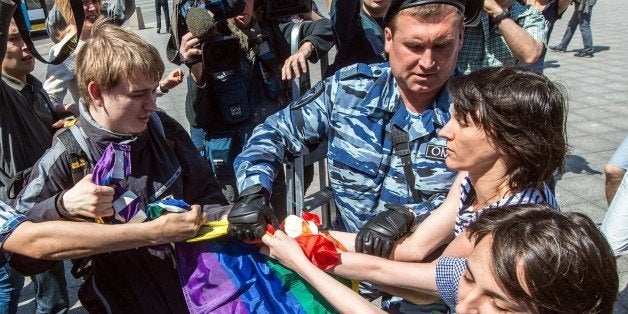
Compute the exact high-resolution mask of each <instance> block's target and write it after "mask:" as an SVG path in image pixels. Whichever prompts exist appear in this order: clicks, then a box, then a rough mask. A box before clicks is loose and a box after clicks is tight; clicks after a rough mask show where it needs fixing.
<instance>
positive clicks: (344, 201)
mask: <svg viewBox="0 0 628 314" xmlns="http://www.w3.org/2000/svg"><path fill="white" fill-rule="evenodd" d="M450 103H451V101H450V98H449V93H448V92H447V90H446V89H443V90H442V91H441V92H440V93H439V95H438V96H437V97H436V99H435V100H434V102H433V106H432V107H431V108H429V109H427V110H425V111H424V112H423V113H421V114H412V113H409V112H408V111H407V110H406V108H405V106H404V105H403V104H402V98H401V94H400V93H399V91H398V89H397V84H396V82H395V79H394V78H393V76H392V74H391V72H390V67H389V64H388V63H381V64H373V65H365V64H356V65H353V66H349V67H346V68H343V69H341V70H340V71H338V72H337V73H336V74H335V75H334V76H332V77H329V78H328V79H326V80H325V81H322V82H319V83H318V84H316V86H314V87H313V88H312V89H311V90H310V91H308V93H307V94H305V95H304V96H303V97H302V98H301V99H300V100H299V101H297V102H295V103H292V104H291V105H290V106H288V107H287V108H285V109H283V110H281V111H279V112H278V113H276V114H274V115H272V116H270V117H269V118H268V119H267V120H266V121H265V122H264V124H262V125H259V126H258V127H257V128H255V130H254V131H253V135H252V137H251V138H250V140H249V141H248V143H247V144H246V146H245V147H244V150H243V151H242V153H241V154H240V155H239V156H238V157H237V158H236V161H235V171H236V175H237V178H238V188H239V189H240V191H242V190H243V189H244V188H246V187H249V186H251V185H253V184H257V183H260V184H262V186H264V187H265V188H266V189H268V190H269V191H270V190H271V186H272V183H271V182H272V180H273V179H274V178H275V175H276V173H277V169H280V167H281V164H282V163H283V161H284V159H286V158H291V157H295V156H299V155H304V154H307V153H309V152H310V151H312V150H314V149H315V148H316V147H317V146H318V144H320V143H322V142H324V141H327V142H328V145H329V150H328V153H327V158H328V165H329V167H328V170H329V178H330V181H331V186H332V189H333V191H334V198H335V201H336V206H337V208H338V211H339V213H340V217H341V218H342V221H337V223H338V224H337V225H336V227H338V228H340V229H344V230H347V231H349V232H357V231H358V230H359V229H360V228H362V226H363V225H364V224H365V223H366V222H367V221H368V220H369V219H370V218H372V217H373V216H375V215H376V214H378V213H379V212H382V211H384V210H385V208H384V204H387V203H391V204H402V205H406V206H408V207H410V208H412V209H413V210H414V211H415V212H416V213H417V217H419V219H418V220H417V222H419V221H421V220H422V219H421V218H423V217H425V215H426V214H428V213H429V212H431V211H432V210H433V209H434V208H436V207H437V206H438V205H440V203H442V201H443V200H444V199H445V196H446V193H447V191H448V190H449V188H450V186H451V183H452V182H453V180H454V178H455V175H456V173H455V172H454V171H452V170H449V169H447V168H446V166H445V162H444V145H445V140H444V139H442V138H440V137H438V135H437V134H438V131H439V130H440V129H441V128H442V127H443V126H444V125H445V123H446V122H447V121H448V120H449V118H450V111H449V110H450ZM392 124H395V125H397V126H399V127H400V128H401V129H403V130H405V131H407V132H408V134H409V139H410V150H411V158H412V163H413V165H412V167H413V170H414V172H415V176H416V179H415V185H416V189H418V190H420V191H421V192H422V194H423V198H424V199H423V200H422V202H420V203H415V202H414V200H413V198H412V194H411V191H410V189H409V188H408V185H407V183H406V177H405V174H404V171H403V166H402V164H401V161H400V159H399V158H398V157H397V155H396V154H395V152H394V150H393V141H392V136H391V127H392Z"/></svg>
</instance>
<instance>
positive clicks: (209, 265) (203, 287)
mask: <svg viewBox="0 0 628 314" xmlns="http://www.w3.org/2000/svg"><path fill="white" fill-rule="evenodd" d="M176 258H177V264H178V265H177V266H178V269H179V275H180V278H181V284H182V286H183V294H184V296H185V299H186V302H187V304H188V308H189V309H190V312H191V313H308V314H314V313H336V311H335V310H334V308H333V307H332V306H331V305H330V304H329V303H327V302H326V301H325V299H324V298H323V297H322V296H321V295H320V294H319V293H318V292H317V291H316V290H315V289H314V288H312V287H311V286H310V285H309V284H308V283H307V282H305V281H304V280H303V279H302V278H301V277H300V276H299V275H298V274H296V273H295V272H293V271H291V270H289V269H287V268H285V267H283V266H282V265H281V264H279V263H277V262H275V261H273V260H271V259H269V258H267V257H266V256H264V255H261V254H260V253H259V249H258V248H257V247H255V246H253V245H249V244H245V243H241V242H237V241H234V240H229V239H220V240H215V241H204V242H197V243H177V247H176Z"/></svg>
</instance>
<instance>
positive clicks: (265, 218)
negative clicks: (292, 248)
mask: <svg viewBox="0 0 628 314" xmlns="http://www.w3.org/2000/svg"><path fill="white" fill-rule="evenodd" d="M268 199H269V193H268V191H267V190H266V189H265V188H263V187H262V186H261V185H260V184H256V185H253V186H250V187H248V188H246V189H244V191H242V193H240V196H239V197H238V199H237V200H236V202H235V204H234V205H233V208H231V211H230V212H229V216H227V219H228V220H229V229H228V233H229V235H230V236H232V237H234V238H237V239H239V240H255V239H260V238H261V237H262V236H264V234H265V233H266V224H269V223H270V224H273V225H275V226H276V225H277V222H276V220H277V219H276V218H275V215H274V214H273V209H272V208H270V206H269V205H268Z"/></svg>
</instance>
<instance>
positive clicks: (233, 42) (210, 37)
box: [178, 0, 312, 73]
mask: <svg viewBox="0 0 628 314" xmlns="http://www.w3.org/2000/svg"><path fill="white" fill-rule="evenodd" d="M255 6H256V8H259V9H260V11H261V13H262V16H263V18H264V19H267V20H277V19H280V18H283V17H288V16H292V15H297V14H302V13H308V12H311V10H312V0H255ZM244 8H245V2H244V0H206V1H204V2H201V3H192V2H191V1H187V2H186V3H185V4H183V5H182V6H181V7H180V10H179V12H178V14H180V16H181V17H183V19H184V20H185V26H186V28H187V29H188V30H189V31H190V32H191V33H192V34H193V35H194V36H195V37H198V38H199V39H201V42H202V43H201V50H202V62H203V68H205V69H207V70H209V71H210V72H212V73H217V72H226V71H232V70H238V69H240V67H241V64H240V55H241V51H240V50H241V48H240V43H239V41H238V39H237V38H235V37H233V36H231V35H232V34H231V32H230V31H229V28H228V27H227V19H229V18H233V17H236V16H238V14H240V13H241V12H242V11H243V10H244ZM186 31H187V30H186ZM216 33H218V35H217V34H216Z"/></svg>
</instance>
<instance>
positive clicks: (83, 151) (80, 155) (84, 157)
mask: <svg viewBox="0 0 628 314" xmlns="http://www.w3.org/2000/svg"><path fill="white" fill-rule="evenodd" d="M57 138H58V139H59V141H60V142H61V143H62V144H63V146H65V150H66V152H67V153H68V155H69V156H70V169H71V171H72V182H73V183H74V184H76V183H77V182H79V181H81V179H83V177H84V176H85V175H86V174H87V171H88V170H89V168H90V166H91V165H92V164H93V159H91V158H90V157H89V154H88V153H87V152H89V146H87V141H86V140H85V137H84V136H83V134H82V132H81V130H80V129H79V128H78V127H77V126H71V127H70V128H68V129H66V130H65V131H63V132H61V133H60V134H58V135H57Z"/></svg>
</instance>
